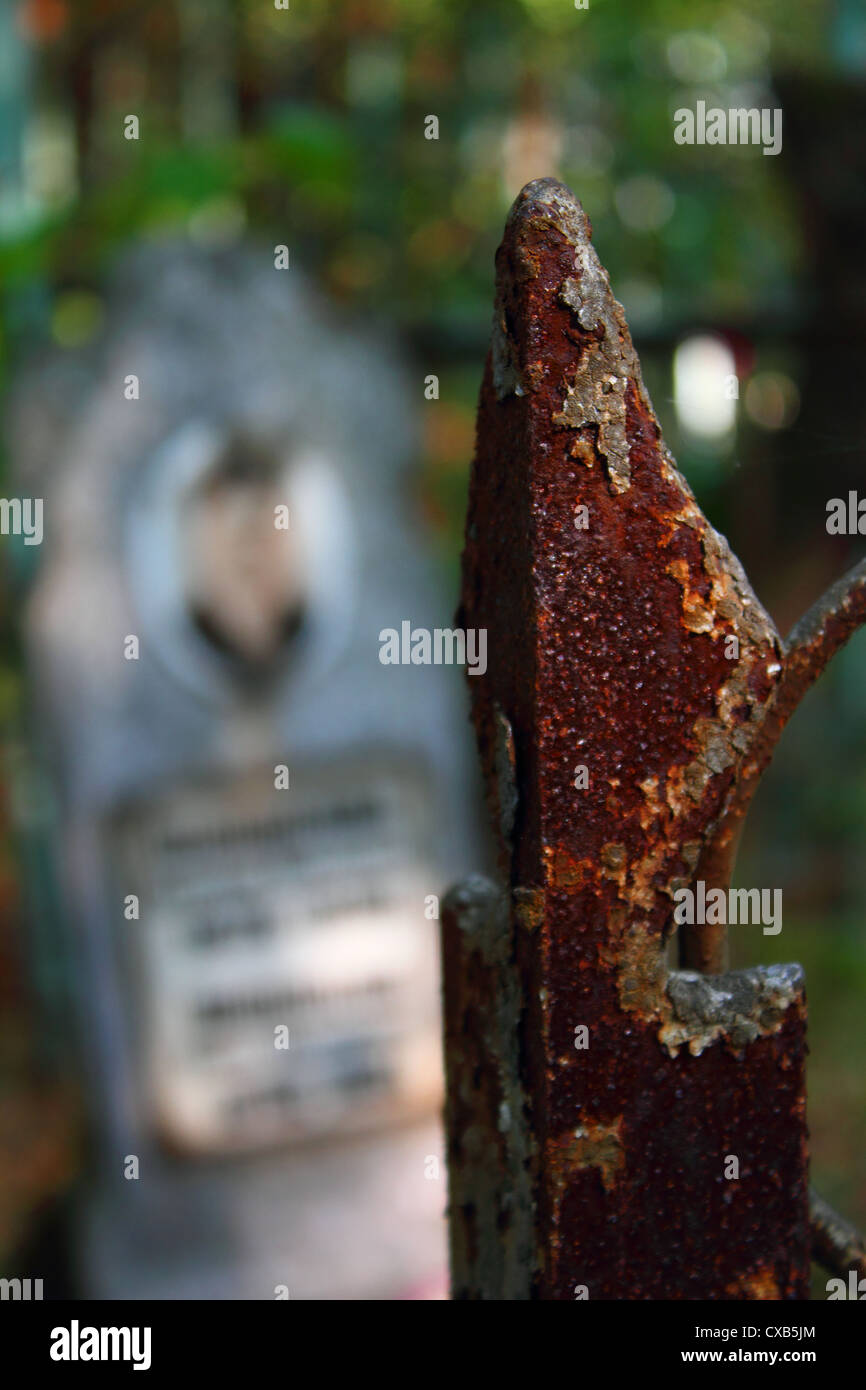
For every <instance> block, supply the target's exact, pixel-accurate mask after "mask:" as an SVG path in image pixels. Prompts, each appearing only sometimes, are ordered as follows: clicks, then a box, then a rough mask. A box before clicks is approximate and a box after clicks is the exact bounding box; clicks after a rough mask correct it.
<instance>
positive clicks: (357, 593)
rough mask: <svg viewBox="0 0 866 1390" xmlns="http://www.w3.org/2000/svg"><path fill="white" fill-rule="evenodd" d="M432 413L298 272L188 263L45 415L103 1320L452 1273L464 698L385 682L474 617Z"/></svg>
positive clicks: (91, 1195)
mask: <svg viewBox="0 0 866 1390" xmlns="http://www.w3.org/2000/svg"><path fill="white" fill-rule="evenodd" d="M411 400H412V394H411V388H410V387H409V386H408V385H407V382H406V380H405V378H404V377H403V375H402V373H401V371H400V369H399V368H398V367H397V365H396V364H395V360H394V357H393V354H392V353H391V352H390V351H389V349H388V348H387V347H386V346H385V345H383V344H382V343H381V342H379V341H377V340H376V339H375V338H371V337H368V336H366V335H358V334H356V333H355V332H354V331H347V329H346V327H345V326H344V325H342V324H337V323H334V322H331V321H330V320H329V318H328V315H327V313H326V312H325V310H324V309H323V308H322V306H321V305H320V304H319V303H318V302H317V301H316V300H315V299H314V298H313V297H312V295H311V293H310V291H309V290H308V289H307V288H305V286H304V284H303V282H302V281H300V282H299V278H298V276H297V274H296V272H295V271H294V270H292V271H290V272H288V273H281V272H279V271H277V270H275V269H273V268H272V262H271V258H270V256H269V255H268V254H267V253H262V254H261V255H259V254H256V253H255V252H253V251H241V250H237V249H234V250H232V251H230V252H220V253H208V254H206V255H202V254H201V253H197V252H194V251H193V250H192V249H187V248H182V247H177V246H173V247H162V248H156V249H151V250H148V251H142V252H139V253H138V254H137V255H136V256H134V257H133V258H132V259H131V260H129V261H127V262H126V263H125V264H124V265H123V266H122V267H121V269H120V271H119V273H118V275H117V277H116V284H115V287H114V290H113V292H112V294H111V295H110V296H109V300H108V308H107V314H106V327H105V332H104V333H103V334H102V336H101V338H100V341H99V343H98V344H97V345H96V346H94V347H92V348H89V349H88V350H86V351H79V352H77V353H72V354H69V353H67V354H55V355H53V356H51V357H49V358H48V359H47V360H46V361H44V362H43V363H41V364H38V365H37V366H35V367H34V368H33V369H32V370H31V371H30V372H29V374H28V375H27V376H26V378H25V379H24V380H23V381H22V382H21V383H20V386H19V389H18V392H17V395H16V399H15V402H14V408H13V411H12V417H11V433H12V439H11V443H12V449H13V452H14V456H15V459H16V469H17V480H18V488H19V491H20V492H21V493H22V495H33V496H39V497H42V498H44V515H45V542H44V547H43V550H44V554H43V556H42V557H41V564H40V567H39V572H38V574H37V577H36V580H35V583H34V585H33V588H32V592H31V594H30V597H29V601H28V606H27V610H26V629H27V637H28V648H29V655H30V668H31V677H32V686H33V690H34V696H35V705H36V714H37V720H36V726H37V729H38V739H37V745H38V750H39V755H40V757H41V759H42V760H43V761H44V763H45V764H46V765H47V767H48V769H49V773H50V776H51V778H52V780H53V782H54V783H55V785H56V787H57V789H58V799H59V807H60V812H59V821H60V826H59V829H60V833H59V837H58V840H59V844H58V863H59V877H60V884H61V892H62V897H63V901H64V903H65V908H66V919H67V920H66V922H65V924H64V925H65V929H66V931H67V932H68V934H69V942H70V946H71V949H70V958H71V960H72V961H73V964H74V969H75V979H74V988H75V991H76V994H77V999H78V1006H79V1008H78V1012H79V1018H80V1024H81V1030H82V1036H83V1040H84V1043H85V1045H86V1049H87V1056H88V1060H89V1064H90V1082H91V1089H92V1096H93V1100H94V1110H95V1119H96V1123H97V1125H98V1144H97V1146H96V1154H97V1158H96V1159H95V1160H94V1169H93V1172H92V1173H91V1174H90V1175H89V1177H90V1181H89V1182H88V1184H87V1191H86V1193H85V1195H84V1199H83V1201H82V1204H81V1212H80V1221H81V1228H80V1229H81V1233H82V1234H81V1241H82V1245H83V1248H84V1249H85V1251H86V1256H85V1260H84V1269H83V1274H82V1278H83V1281H84V1288H85V1292H87V1293H90V1294H93V1295H95V1296H98V1297H147V1296H155V1297H200V1298H207V1297H261V1298H269V1297H273V1296H274V1288H275V1287H276V1286H278V1285H282V1286H286V1287H287V1288H288V1291H289V1294H290V1296H291V1297H305V1296H309V1297H317V1296H318V1297H320V1296H325V1297H328V1296H338V1297H339V1296H344V1295H349V1296H351V1295H354V1296H361V1297H363V1296H365V1295H366V1296H373V1297H375V1296H387V1295H389V1294H391V1295H392V1294H394V1293H399V1292H400V1291H401V1290H406V1289H407V1288H410V1287H411V1286H413V1285H423V1282H424V1281H425V1280H427V1279H429V1278H430V1277H431V1274H435V1271H436V1263H437V1261H438V1260H440V1258H441V1259H442V1260H443V1261H444V1255H443V1254H442V1251H443V1250H444V1244H443V1243H442V1236H441V1232H440V1224H439V1220H440V1214H441V1211H442V1208H443V1205H444V1176H443V1177H440V1178H439V1180H438V1181H435V1180H432V1181H431V1180H429V1176H430V1174H429V1168H430V1165H429V1163H428V1162H427V1160H428V1159H429V1158H430V1157H431V1156H433V1155H439V1154H440V1152H441V1151H440V1145H439V1137H438V1129H437V1126H436V1123H435V1120H434V1118H433V1114H434V1109H435V1107H436V1106H437V1105H438V1100H439V1087H440V1075H439V1072H440V1064H439V1038H438V965H437V945H436V942H437V937H436V931H437V927H436V922H435V921H434V920H431V917H432V913H433V912H434V911H435V906H433V905H432V904H431V895H435V894H437V893H438V892H439V891H440V889H441V887H442V885H443V884H446V883H447V882H448V881H449V880H450V879H453V878H454V877H455V875H457V874H459V873H461V872H463V871H464V870H465V869H467V868H468V867H469V866H470V864H473V863H477V856H478V852H479V850H478V846H477V843H476V842H475V840H474V837H475V823H474V814H473V812H474V786H473V785H472V783H471V780H467V779H471V776H472V774H471V773H470V772H467V771H466V768H467V767H468V766H469V765H470V760H469V759H468V758H467V756H466V741H465V739H466V733H465V729H464V725H465V719H464V717H463V714H462V711H461V708H460V689H459V681H458V679H457V673H455V672H451V671H448V670H444V669H443V668H442V667H435V666H414V665H401V666H390V665H382V664H380V661H379V637H378V634H379V632H380V630H381V629H382V628H384V627H392V628H399V627H400V624H401V622H403V621H405V620H407V619H408V620H410V621H411V622H412V624H413V625H414V626H416V627H418V626H425V625H426V626H429V627H431V628H432V627H434V626H436V625H437V624H438V625H441V624H442V620H443V613H447V611H448V605H447V604H446V605H444V606H443V604H442V603H441V602H439V601H437V596H436V594H435V588H434V586H433V584H432V583H431V580H430V577H429V575H428V573H427V569H426V565H425V562H424V560H423V541H422V537H421V535H420V533H419V532H418V531H417V529H416V528H415V526H414V524H413V522H412V520H411V518H410V511H409V499H408V488H407V487H406V486H405V484H406V475H407V472H408V465H409V464H410V463H411V460H412V451H413V444H414V440H413V431H412V420H411V408H410V402H411ZM425 900H427V901H426V915H425ZM133 1157H135V1158H137V1160H138V1165H137V1167H138V1173H139V1176H138V1177H137V1178H136V1177H134V1176H127V1175H128V1174H134V1173H135V1171H136V1165H135V1164H134V1163H131V1162H130V1160H131V1159H132V1158H133ZM425 1165H426V1168H427V1170H428V1171H427V1173H426V1175H425ZM442 1166H443V1167H444V1165H442ZM434 1167H435V1165H434Z"/></svg>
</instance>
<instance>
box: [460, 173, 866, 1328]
mask: <svg viewBox="0 0 866 1390" xmlns="http://www.w3.org/2000/svg"><path fill="white" fill-rule="evenodd" d="M463 563H464V574H463V599H462V610H461V616H460V621H461V623H462V625H463V626H464V627H465V628H466V629H467V630H468V629H486V632H487V652H488V659H487V670H486V673H484V674H483V675H482V674H478V673H475V674H474V675H473V676H472V677H471V678H470V680H469V686H470V689H471V693H472V712H473V720H474V724H475V727H476V732H477V736H478V742H479V748H480V753H481V758H482V764H483V769H484V773H485V779H486V785H487V790H488V797H489V801H490V805H491V811H492V814H493V817H494V820H495V824H496V828H497V832H498V839H499V845H500V860H501V875H502V886H501V887H495V886H494V885H492V884H490V883H488V882H486V881H485V880H482V879H478V880H472V881H470V882H468V883H465V884H463V885H461V886H460V887H458V888H457V889H455V890H453V891H452V893H451V894H450V896H449V898H448V900H447V902H446V906H445V911H444V914H443V918H444V920H443V955H444V988H445V1049H446V1069H447V1086H448V1093H447V1107H446V1111H447V1113H446V1122H447V1143H448V1161H449V1175H450V1176H449V1182H450V1224H451V1258H452V1276H453V1294H454V1296H455V1297H458V1298H499V1299H526V1298H539V1299H574V1298H578V1299H580V1298H591V1299H634V1300H640V1299H684V1298H686V1299H688V1298H694V1299H707V1298H711V1299H759V1298H770V1299H800V1298H806V1297H808V1290H809V1267H810V1245H811V1239H812V1237H811V1232H810V1218H809V1194H808V1185H807V1164H808V1159H807V1131H806V1117H805V1052H806V1042H805V1027H806V1005H805V995H804V984H803V977H802V971H801V969H800V967H799V966H797V965H787V966H769V967H756V968H752V969H746V970H738V971H735V972H729V973H726V959H725V927H724V925H723V924H720V923H719V922H718V921H716V920H714V917H713V915H712V914H710V913H709V912H707V913H706V914H705V917H706V918H707V919H709V920H704V921H703V922H701V923H698V922H696V923H695V924H694V925H687V922H688V917H687V916H686V917H684V918H683V925H681V926H679V927H677V924H676V923H675V921H674V904H675V902H679V901H683V900H684V899H685V897H687V895H688V893H693V894H703V897H702V899H701V901H702V902H707V901H712V899H711V898H710V894H713V893H716V894H724V895H727V894H728V889H729V883H730V874H731V867H732V863H733V857H734V854H735V850H736V843H737V839H738V835H739V829H740V827H741V825H742V820H743V816H744V815H745V811H746V808H747V806H748V801H749V798H750V796H751V794H752V792H753V791H754V788H755V786H756V784H757V780H758V778H759V776H760V773H761V771H762V770H763V768H764V767H765V765H766V763H767V762H768V760H769V758H770V756H771V753H772V750H773V746H774V744H775V740H776V739H777V738H778V735H779V733H780V732H781V728H782V726H783V724H784V723H785V720H786V719H787V717H788V715H789V714H790V713H791V712H792V710H793V708H794V707H795V705H796V703H797V701H798V700H799V698H800V696H801V695H802V694H803V691H804V690H805V688H806V687H807V686H808V685H809V684H810V683H811V681H812V680H813V679H814V677H815V675H817V674H818V672H819V671H820V670H821V669H822V668H823V665H824V664H825V663H826V661H827V660H828V659H829V657H830V655H832V653H833V651H835V650H836V649H837V648H838V647H839V646H840V645H841V644H842V642H844V641H845V640H846V639H847V637H848V636H849V635H850V633H851V631H853V629H854V627H856V626H857V625H858V623H859V622H861V621H862V619H863V616H864V611H866V598H864V594H866V572H864V570H863V567H860V568H859V569H858V570H856V571H852V574H851V575H850V576H848V578H847V579H846V580H845V581H843V582H842V584H841V585H840V586H837V590H835V591H833V592H831V594H830V595H829V596H828V598H827V599H826V600H824V601H823V602H822V604H819V605H816V608H815V609H814V610H812V612H811V613H810V614H809V615H807V618H806V619H805V620H804V621H803V623H802V624H801V625H800V626H799V627H798V628H797V629H795V632H794V633H793V634H792V635H791V637H790V638H789V640H788V642H787V644H786V643H783V642H782V640H781V639H780V637H779V635H778V633H777V632H776V629H775V627H774V625H773V623H772V621H771V619H770V618H769V616H768V615H767V614H766V612H765V611H764V609H763V608H762V606H761V604H760V603H759V601H758V600H757V598H756V597H755V595H754V593H753V592H752V590H751V588H750V586H749V583H748V580H747V578H746V576H745V574H744V572H743V570H742V567H741V566H740V564H739V562H738V561H737V559H736V557H735V556H734V555H733V554H732V553H731V551H730V550H729V548H728V546H727V543H726V542H725V540H724V538H723V537H722V536H720V535H719V534H718V533H717V532H716V531H715V530H714V529H713V528H712V526H711V525H710V524H709V522H708V521H707V519H706V518H705V517H704V515H703V514H702V512H701V510H700V509H699V507H698V505H697V503H696V502H695V499H694V497H693V495H692V493H691V491H690V489H689V487H688V485H687V483H686V482H685V480H684V479H683V477H682V476H681V475H680V473H679V472H678V470H677V468H676V465H675V463H674V460H673V458H672V457H671V455H670V453H669V452H668V451H667V449H666V447H665V445H664V443H663V441H662V438H661V433H660V430H659V426H658V423H657V421H656V418H655V415H654V414H653V410H652V406H651V404H650V402H649V399H648V397H647V394H646V391H645V389H644V386H643V383H642V380H641V372H640V365H639V362H638V359H637V356H636V354H635V351H634V348H633V346H632V343H631V338H630V336H629V331H628V327H627V325H626V322H625V318H624V315H623V312H622V309H621V307H620V306H619V305H618V304H617V303H616V301H615V300H614V298H613V296H612V294H611V291H610V286H609V283H608V278H607V274H606V272H605V271H604V269H603V267H602V265H601V263H600V262H599V259H598V257H597V255H596V252H595V250H594V248H593V245H592V242H591V229H590V226H589V223H588V220H587V218H586V216H585V214H584V213H583V211H582V209H581V207H580V205H579V204H578V203H577V201H576V200H575V199H574V198H573V196H572V195H571V194H570V192H569V191H568V190H567V189H566V188H564V187H563V186H562V185H561V184H558V183H556V182H554V181H553V180H539V181H537V182H535V183H532V184H530V185H528V186H527V188H525V189H524V190H523V192H522V193H521V195H520V197H519V198H518V199H517V201H516V203H515V205H514V207H513V209H512V211H511V214H510V216H509V219H508V223H507V227H506V231H505V238H504V241H503V243H502V246H501V247H500V249H499V252H498V255H497V289H496V307H495V313H494V324H493V337H492V344H491V348H490V353H489V356H488V361H487V366H486V371H485V376H484V383H483V386H482V391H481V399H480V406H479V414H478V433H477V448H476V456H475V461H474V465H473V471H472V480H471V489H470V501H469V514H468V519H467V528H466V547H465V552H464V562H463ZM715 901H717V902H718V901H719V899H718V898H717V899H716V900H715ZM726 901H727V899H726ZM718 917H719V912H718V911H717V912H716V913H715V918H718ZM675 936H678V938H679V941H678V945H679V953H680V963H681V965H682V966H685V967H687V968H680V969H672V968H670V966H669V964H668V954H669V947H670V948H671V949H673V938H674V937H675ZM849 1248H851V1249H853V1247H849ZM861 1254H862V1250H861Z"/></svg>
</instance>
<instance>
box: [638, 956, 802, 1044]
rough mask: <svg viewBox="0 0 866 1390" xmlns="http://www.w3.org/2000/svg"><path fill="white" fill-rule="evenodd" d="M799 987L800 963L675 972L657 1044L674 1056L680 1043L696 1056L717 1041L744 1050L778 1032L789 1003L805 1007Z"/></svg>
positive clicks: (669, 980)
mask: <svg viewBox="0 0 866 1390" xmlns="http://www.w3.org/2000/svg"><path fill="white" fill-rule="evenodd" d="M803 989H804V980H803V970H802V967H801V966H799V965H769V966H759V967H755V968H754V969H751V970H735V971H730V972H729V973H728V974H726V975H698V974H696V973H695V972H694V971H690V970H676V971H673V972H672V973H671V975H670V977H669V979H668V981H667V987H666V990H665V995H666V1000H667V1008H666V1017H665V1021H664V1023H663V1024H662V1027H661V1028H660V1029H659V1034H658V1037H659V1042H660V1043H661V1044H662V1046H663V1047H665V1048H666V1049H667V1051H668V1052H669V1053H670V1055H671V1056H672V1057H676V1055H677V1053H678V1052H679V1050H680V1048H681V1047H683V1046H687V1047H688V1050H689V1052H690V1053H691V1055H692V1056H693V1057H700V1055H701V1053H702V1052H704V1051H705V1050H706V1048H708V1047H709V1046H710V1045H711V1044H712V1043H714V1042H717V1041H718V1040H719V1039H721V1040H723V1041H724V1042H725V1043H726V1044H727V1046H729V1047H730V1048H731V1050H732V1051H734V1052H742V1050H743V1048H745V1047H746V1046H747V1045H748V1044H749V1043H751V1042H754V1041H755V1039H756V1038H758V1037H767V1036H769V1035H770V1034H772V1033H777V1032H778V1031H779V1029H780V1028H781V1027H782V1024H783V1023H784V1021H785V1016H786V1013H787V1011H788V1009H790V1008H791V1007H792V1006H796V1007H798V1008H800V1009H802V1008H803V1002H804V995H803Z"/></svg>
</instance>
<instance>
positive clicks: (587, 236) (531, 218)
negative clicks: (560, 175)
mask: <svg viewBox="0 0 866 1390" xmlns="http://www.w3.org/2000/svg"><path fill="white" fill-rule="evenodd" d="M539 222H546V223H553V225H554V226H555V227H557V228H558V229H559V231H560V232H562V234H563V236H565V237H567V238H568V240H569V241H570V242H572V243H573V244H574V245H575V246H578V245H584V244H586V243H587V242H591V241H592V224H591V222H590V220H589V218H588V217H587V215H586V213H585V212H584V210H583V208H582V206H581V204H580V200H579V199H578V198H576V197H575V195H574V194H573V193H572V191H571V189H570V188H569V187H568V186H567V185H566V184H564V183H560V181H559V179H554V178H544V179H532V180H531V181H530V182H529V183H527V184H525V185H524V187H523V188H522V189H521V190H520V192H519V193H518V195H517V197H516V198H515V200H514V203H513V204H512V207H511V212H510V213H509V216H508V223H509V225H510V226H511V227H512V228H514V229H515V230H517V228H518V227H522V226H526V227H531V226H532V225H534V224H537V223H539Z"/></svg>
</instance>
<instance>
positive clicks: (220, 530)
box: [127, 421, 355, 703]
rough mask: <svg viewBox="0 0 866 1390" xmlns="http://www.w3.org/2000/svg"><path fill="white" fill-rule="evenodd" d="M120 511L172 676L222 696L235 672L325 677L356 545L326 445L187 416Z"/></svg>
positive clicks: (144, 615)
mask: <svg viewBox="0 0 866 1390" xmlns="http://www.w3.org/2000/svg"><path fill="white" fill-rule="evenodd" d="M129 517H130V521H129V545H128V548H127V553H128V556H129V564H130V570H131V581H132V589H133V595H134V599H135V603H136V607H137V608H138V609H139V611H140V614H141V619H142V626H143V627H144V628H145V629H146V630H147V631H148V634H149V637H150V641H151V642H152V645H153V649H154V651H155V652H156V653H157V654H158V656H159V657H160V659H161V660H162V662H163V664H164V665H165V666H166V667H168V668H169V669H170V671H171V673H172V675H173V676H174V677H175V678H176V679H177V680H178V682H179V683H181V684H183V685H185V686H191V685H192V686H194V687H195V689H196V693H198V694H199V695H200V696H204V697H205V698H208V699H209V700H217V701H219V702H220V703H222V702H225V701H226V700H229V699H231V698H233V694H234V692H236V691H237V688H238V686H239V685H240V686H244V685H246V686H250V687H258V686H260V685H261V683H262V681H265V682H266V683H272V682H275V681H279V680H281V679H283V678H289V677H291V678H292V679H293V680H295V679H304V678H309V677H311V676H320V675H321V674H322V672H323V670H326V669H327V668H328V667H329V666H330V664H331V663H332V662H333V661H334V660H336V659H337V657H338V655H339V653H340V651H341V650H342V648H343V646H344V644H345V641H346V639H347V636H348V633H349V630H350V623H351V618H352V613H353V609H354V599H353V595H354V584H353V579H352V576H353V573H354V570H355V564H354V548H353V545H352V528H351V525H350V509H349V503H348V499H347V497H346V496H345V493H344V490H343V487H342V485H341V483H340V481H339V478H338V473H337V470H336V468H334V467H332V466H331V465H330V463H329V461H328V460H327V459H326V458H325V457H324V456H323V455H322V454H320V453H319V452H317V451H316V450H314V449H312V448H310V447H308V446H305V445H304V444H302V443H296V442H293V441H288V440H280V441H279V442H278V443H277V444H274V443H273V442H272V441H265V440H261V439H257V438H254V437H252V436H250V435H248V434H241V433H238V432H237V431H235V430H229V429H226V428H223V427H221V426H220V425H218V424H216V423H211V422H205V421H198V422H195V423H191V424H189V425H187V426H185V427H184V428H183V429H182V430H180V431H178V432H177V434H175V435H174V436H172V437H171V438H170V439H169V440H167V441H166V443H165V444H164V445H163V446H162V448H161V449H160V450H159V451H158V452H157V453H156V454H155V455H154V457H153V459H152V460H151V461H150V463H149V465H148V466H146V468H145V469H144V470H143V474H142V481H141V483H140V485H139V487H138V489H137V491H136V495H135V497H134V498H133V505H131V507H130V509H129Z"/></svg>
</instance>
